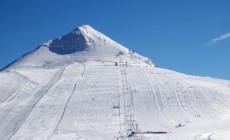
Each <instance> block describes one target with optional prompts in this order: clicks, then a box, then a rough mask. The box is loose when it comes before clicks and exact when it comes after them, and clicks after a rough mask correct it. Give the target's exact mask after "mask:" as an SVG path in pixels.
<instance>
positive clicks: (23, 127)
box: [0, 26, 230, 140]
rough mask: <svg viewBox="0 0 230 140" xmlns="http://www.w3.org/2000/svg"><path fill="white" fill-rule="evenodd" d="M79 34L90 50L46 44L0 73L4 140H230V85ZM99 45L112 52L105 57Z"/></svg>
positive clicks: (0, 124)
mask: <svg viewBox="0 0 230 140" xmlns="http://www.w3.org/2000/svg"><path fill="white" fill-rule="evenodd" d="M77 31H79V30H78V29H77ZM80 31H81V32H86V31H88V34H89V35H87V34H84V35H85V36H84V38H91V39H89V40H91V41H92V40H93V42H94V44H90V43H89V41H87V39H86V41H85V42H84V41H83V45H82V46H84V47H86V48H87V50H84V49H83V50H82V47H81V49H80V51H79V49H73V50H72V49H71V52H72V51H74V52H73V53H71V54H60V52H59V50H58V51H57V49H54V50H55V51H57V52H53V51H54V50H50V49H49V47H50V44H47V46H45V47H40V48H38V49H37V50H36V51H34V52H32V53H30V54H28V55H26V56H24V57H23V58H22V59H20V60H18V61H17V62H15V63H14V64H12V65H11V66H9V67H8V68H6V69H5V70H3V71H2V72H0V78H1V81H0V94H1V99H0V120H1V121H0V139H1V140H76V139H78V140H218V139H219V138H220V137H222V139H224V140H229V139H230V136H229V132H230V130H229V127H230V121H229V119H230V82H229V81H225V80H218V79H213V78H204V77H198V76H190V75H185V74H181V73H178V72H174V71H170V70H166V69H162V68H157V67H155V66H154V64H152V63H151V61H150V60H148V59H147V58H145V57H142V56H140V55H138V54H136V53H134V52H130V51H129V50H128V49H126V48H123V47H122V46H120V45H119V44H115V43H114V42H113V41H112V40H110V41H108V40H109V39H108V38H107V37H105V36H104V35H102V34H100V33H98V32H97V31H95V30H93V29H92V28H91V27H89V26H84V28H83V27H80ZM91 32H94V33H95V34H99V37H100V39H99V38H98V36H96V35H92V33H91ZM78 35H79V34H78ZM67 36H68V35H67ZM89 36H91V37H89ZM77 37H78V38H81V37H79V36H77ZM71 38H72V37H71ZM65 39H66V38H65ZM81 39H82V38H81ZM59 40H61V39H59ZM71 40H72V41H73V39H71ZM101 40H103V42H107V43H108V42H110V44H112V45H109V44H107V45H108V47H111V46H112V50H110V49H109V48H106V49H108V50H110V51H105V52H103V53H101V54H100V52H102V51H103V48H99V49H98V44H100V43H101ZM61 41H62V40H61ZM65 41H67V42H68V38H67V40H65ZM50 42H52V41H50ZM81 43H82V41H81ZM84 43H86V44H85V45H84ZM55 44H58V43H55ZM75 44H76V43H75ZM117 45H119V46H117ZM51 46H52V45H51ZM114 46H116V47H114ZM99 47H103V45H102V46H99ZM62 49H63V48H61V50H62ZM75 51H76V52H75ZM120 51H122V52H124V54H122V53H120ZM81 52H83V53H81ZM95 52H96V53H95ZM65 53H69V50H68V51H67V52H65ZM42 54H46V55H45V56H44V57H42V58H41V57H40V56H41V55H42ZM108 54H109V55H108ZM117 54H119V55H117ZM79 56H80V57H79ZM90 56H92V57H90ZM57 60H58V61H57ZM159 133H160V134H159Z"/></svg>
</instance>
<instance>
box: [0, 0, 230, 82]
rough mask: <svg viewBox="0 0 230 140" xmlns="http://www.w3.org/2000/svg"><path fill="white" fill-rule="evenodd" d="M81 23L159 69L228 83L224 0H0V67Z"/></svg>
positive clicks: (229, 45)
mask: <svg viewBox="0 0 230 140" xmlns="http://www.w3.org/2000/svg"><path fill="white" fill-rule="evenodd" d="M83 24H89V25H90V26H92V27H93V28H95V29H97V30H98V31H100V32H102V33H104V34H106V35H107V36H109V37H111V38H112V39H113V40H115V41H117V42H119V43H121V44H122V45H124V46H125V47H127V48H129V49H134V50H135V51H136V52H138V53H140V54H142V55H144V56H147V57H149V58H150V59H151V60H152V61H153V62H154V63H156V64H157V65H158V66H159V67H162V68H167V69H171V70H175V71H179V72H182V73H186V74H192V75H200V76H209V77H216V78H223V79H228V80H230V62H229V61H230V34H229V33H230V1H229V0H176V1H173V0H167V1H166V0H62V1H60V0H20V1H19V0H1V1H0V31H1V32H0V68H3V67H4V66H5V65H7V64H9V63H10V62H12V61H13V60H15V59H17V58H19V57H21V56H22V55H23V54H25V53H26V52H28V51H31V50H33V49H35V48H36V47H37V46H38V45H39V44H41V43H43V42H45V41H46V40H48V39H53V38H56V37H59V36H61V35H63V34H66V33H68V32H70V31H71V30H72V29H74V28H75V27H78V26H81V25H83Z"/></svg>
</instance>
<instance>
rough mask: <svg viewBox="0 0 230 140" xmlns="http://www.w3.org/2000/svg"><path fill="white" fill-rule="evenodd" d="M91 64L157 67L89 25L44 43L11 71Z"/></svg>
mask: <svg viewBox="0 0 230 140" xmlns="http://www.w3.org/2000/svg"><path fill="white" fill-rule="evenodd" d="M91 60H97V61H114V62H127V63H128V62H129V63H138V64H140V63H143V64H144V63H145V64H148V65H150V66H154V64H153V63H152V62H151V61H150V60H149V59H148V58H146V57H143V56H141V55H139V54H137V53H135V52H133V51H131V50H128V49H127V48H125V47H123V46H122V45H120V44H119V43H117V42H115V41H113V40H112V39H110V38H108V37H107V36H105V35H104V34H102V33H100V32H98V31H96V30H95V29H93V28H92V27H90V26H89V25H83V26H81V27H78V28H76V29H74V30H73V31H72V32H70V33H68V34H66V35H64V36H62V37H59V38H57V39H54V40H49V41H47V42H46V43H43V44H42V45H40V46H39V47H38V48H37V49H36V50H35V51H33V52H31V53H28V54H27V55H25V56H23V57H22V58H21V59H20V60H19V61H17V62H16V63H14V64H13V65H12V66H11V67H18V66H47V65H48V66H51V65H64V64H66V63H71V62H75V61H78V62H82V61H91Z"/></svg>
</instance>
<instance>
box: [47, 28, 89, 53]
mask: <svg viewBox="0 0 230 140" xmlns="http://www.w3.org/2000/svg"><path fill="white" fill-rule="evenodd" d="M86 42H87V41H86V39H85V37H84V35H83V34H82V33H81V31H80V30H79V29H77V30H75V31H74V32H72V33H70V34H67V35H65V36H63V37H61V38H58V39H55V40H53V42H52V43H51V44H50V46H49V50H50V51H52V52H54V53H57V54H61V55H65V54H71V53H75V52H77V51H82V50H85V49H87V48H88V47H89V46H88V45H87V43H86Z"/></svg>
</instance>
